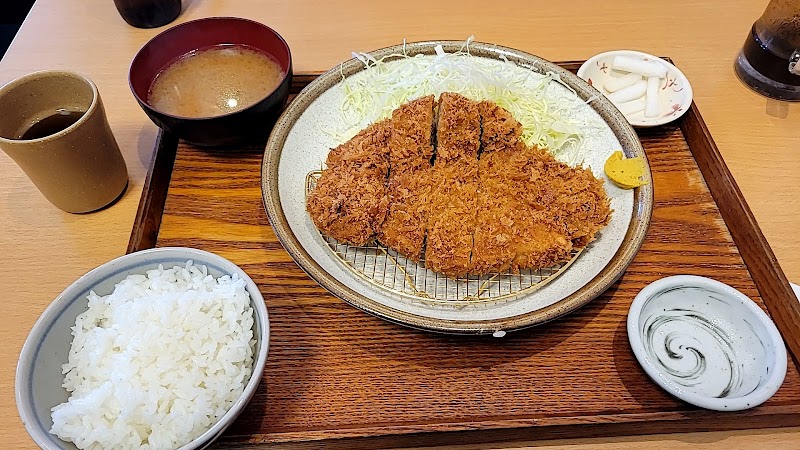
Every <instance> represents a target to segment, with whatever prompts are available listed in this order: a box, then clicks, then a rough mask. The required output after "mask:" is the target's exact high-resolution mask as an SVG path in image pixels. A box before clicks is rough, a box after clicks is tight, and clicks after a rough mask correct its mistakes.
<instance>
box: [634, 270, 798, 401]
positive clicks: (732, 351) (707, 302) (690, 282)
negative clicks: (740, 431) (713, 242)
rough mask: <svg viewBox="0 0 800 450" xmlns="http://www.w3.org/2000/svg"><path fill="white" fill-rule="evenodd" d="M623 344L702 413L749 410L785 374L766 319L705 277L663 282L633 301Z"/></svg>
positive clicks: (778, 342)
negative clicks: (702, 411)
mask: <svg viewBox="0 0 800 450" xmlns="http://www.w3.org/2000/svg"><path fill="white" fill-rule="evenodd" d="M628 339H629V341H630V344H631V348H632V349H633V353H634V354H635V355H636V359H637V360H638V361H639V364H641V365H642V367H643V368H644V370H645V372H647V375H649V376H650V378H652V379H653V381H655V382H656V383H658V384H659V385H660V386H661V387H662V388H664V389H665V390H666V391H667V392H669V393H670V394H672V395H674V396H675V397H678V398H679V399H681V400H684V401H686V402H688V403H691V404H693V405H696V406H700V407H702V408H706V409H712V410H717V411H738V410H743V409H748V408H753V407H755V406H757V405H759V404H761V403H763V402H765V401H766V400H767V399H769V398H770V397H772V395H773V394H775V392H776V391H777V390H778V388H779V387H780V386H781V384H782V383H783V379H784V377H785V375H786V365H787V356H786V347H785V346H784V344H783V340H782V339H781V336H780V334H779V332H778V329H777V328H776V327H775V324H774V323H773V322H772V320H770V318H769V316H767V314H766V313H765V312H764V311H762V310H761V308H760V307H759V306H758V305H757V304H756V303H755V302H753V301H752V300H750V299H749V298H748V297H747V296H745V295H744V294H742V293H741V292H739V291H738V290H736V289H734V288H732V287H730V286H728V285H726V284H723V283H720V282H719V281H715V280H712V279H710V278H704V277H698V276H692V275H678V276H672V277H667V278H662V279H661V280H658V281H656V282H654V283H652V284H650V285H648V286H647V287H645V288H644V289H642V291H641V292H640V293H639V294H638V295H637V296H636V298H635V299H634V301H633V303H632V304H631V308H630V311H629V312H628Z"/></svg>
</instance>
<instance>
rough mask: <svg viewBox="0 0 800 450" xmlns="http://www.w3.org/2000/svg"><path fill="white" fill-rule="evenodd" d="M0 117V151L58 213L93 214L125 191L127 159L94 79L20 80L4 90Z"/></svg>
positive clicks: (47, 75)
mask: <svg viewBox="0 0 800 450" xmlns="http://www.w3.org/2000/svg"><path fill="white" fill-rule="evenodd" d="M0 117H2V118H3V119H2V120H0V149H2V150H3V151H4V152H5V153H6V154H7V155H8V156H9V157H11V158H12V159H13V160H14V161H15V162H16V163H17V165H19V167H20V168H22V170H23V171H24V172H25V174H26V175H27V176H28V178H30V179H31V181H32V182H33V184H34V185H36V187H37V188H38V189H39V191H40V192H41V193H42V194H43V195H44V196H45V198H47V200H48V201H50V203H52V204H53V205H55V206H57V207H58V208H61V209H63V210H64V211H67V212H70V213H85V212H90V211H94V210H97V209H100V208H102V207H104V206H107V205H109V204H110V203H112V202H114V201H115V200H116V199H118V198H119V197H120V196H121V194H122V193H123V192H124V191H125V187H126V186H127V185H128V171H127V168H126V167H125V160H124V159H123V157H122V153H121V152H120V150H119V146H118V145H117V142H116V140H115V139H114V135H113V134H112V133H111V128H110V127H109V125H108V120H107V118H106V113H105V110H104V109H103V102H102V101H101V100H100V94H99V93H98V91H97V86H95V84H94V83H93V82H92V80H90V79H89V78H87V77H85V76H83V75H80V74H77V73H73V72H66V71H59V70H48V71H42V72H35V73H32V74H29V75H26V76H23V77H22V78H18V79H16V80H14V81H12V82H10V83H8V84H6V85H5V86H3V87H2V88H0Z"/></svg>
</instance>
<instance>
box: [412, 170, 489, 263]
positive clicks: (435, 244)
mask: <svg viewBox="0 0 800 450" xmlns="http://www.w3.org/2000/svg"><path fill="white" fill-rule="evenodd" d="M431 181H432V183H431V185H432V193H431V198H430V214H429V218H428V240H427V244H426V247H425V266H426V267H428V268H429V269H431V270H434V271H436V272H441V273H443V274H445V275H447V276H459V275H466V274H467V273H471V272H472V263H471V257H472V240H473V235H474V234H475V228H476V226H477V220H478V160H477V159H471V158H470V159H468V158H458V159H455V160H453V161H448V162H443V161H440V160H439V159H437V160H436V164H434V166H433V170H432V175H431Z"/></svg>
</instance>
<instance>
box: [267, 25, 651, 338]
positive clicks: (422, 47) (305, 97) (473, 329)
mask: <svg viewBox="0 0 800 450" xmlns="http://www.w3.org/2000/svg"><path fill="white" fill-rule="evenodd" d="M437 45H441V46H442V47H443V48H444V50H445V51H446V52H455V51H458V50H460V49H462V48H463V45H464V42H463V41H425V42H415V43H406V44H401V45H395V46H392V47H386V48H383V49H380V50H376V51H374V52H370V54H371V55H372V56H374V57H375V58H377V59H381V58H383V57H386V56H389V55H392V54H398V53H403V52H405V54H407V55H416V54H420V53H421V54H426V55H432V54H435V47H436V46H437ZM470 52H471V54H473V55H476V56H481V57H486V58H493V59H502V58H506V59H508V60H509V61H512V62H514V63H515V64H517V65H518V66H521V67H526V68H530V69H532V70H535V71H537V72H540V73H547V72H553V73H556V74H558V75H559V76H560V77H561V80H562V81H563V82H564V83H566V84H567V85H569V86H570V87H571V88H572V89H574V90H575V92H576V93H577V94H578V96H579V97H580V98H582V99H584V100H587V99H590V98H593V97H594V98H595V100H594V101H593V102H592V103H591V106H592V108H594V110H595V111H596V112H597V113H598V114H599V115H600V117H602V118H603V120H604V121H605V122H606V124H608V126H609V128H610V129H611V131H612V132H613V133H614V135H615V136H616V138H617V139H618V140H619V143H620V144H621V146H622V149H623V151H624V152H625V154H626V155H627V156H628V157H634V156H640V157H642V158H643V159H644V161H645V162H646V163H647V164H646V170H645V174H644V179H645V180H646V181H647V182H648V183H647V184H646V185H644V186H642V187H639V188H636V189H635V190H634V199H633V200H634V205H633V214H632V216H631V220H630V224H629V226H628V230H627V232H626V234H625V237H624V239H623V242H622V245H621V246H620V248H619V249H618V250H617V252H616V254H615V255H614V256H613V257H612V258H611V260H610V261H609V262H608V264H606V266H605V267H604V268H603V269H602V270H601V271H600V273H598V274H597V275H596V276H595V277H594V278H593V279H592V280H591V281H589V282H588V283H586V284H585V285H583V286H582V287H581V288H579V289H578V290H577V291H575V292H574V293H573V294H571V295H569V296H567V297H565V298H564V299H562V300H560V301H558V302H556V303H554V304H552V305H549V306H547V307H545V308H541V309H538V310H535V311H531V312H528V313H525V314H520V315H517V316H513V317H507V318H502V319H497V320H447V319H437V318H430V317H425V316H421V315H417V314H411V313H407V312H404V311H399V310H397V309H394V308H390V307H388V306H385V305H383V304H381V303H379V302H377V301H374V300H372V299H370V298H367V297H365V296H364V295H361V294H359V293H357V292H355V291H354V290H352V289H350V288H349V287H347V286H345V285H344V284H343V283H341V282H340V281H339V280H337V279H336V278H334V277H333V276H332V275H330V274H329V273H327V272H326V271H325V270H324V269H323V268H322V267H321V266H320V265H319V264H318V263H317V262H316V261H315V260H314V259H313V258H312V257H311V256H310V255H309V254H308V252H307V251H306V250H305V249H304V248H303V246H302V245H301V244H300V242H299V241H298V239H297V237H296V236H295V235H294V233H293V232H292V230H291V228H290V226H289V223H288V221H287V219H286V216H285V214H284V211H283V206H282V205H281V201H280V193H279V189H278V168H279V165H280V158H281V152H282V150H283V146H284V144H285V142H286V139H287V137H288V136H289V132H290V131H291V129H292V127H293V126H294V124H295V123H296V122H297V120H298V119H299V117H300V116H301V115H302V114H303V112H304V111H305V110H306V108H308V106H309V105H310V104H311V103H313V102H314V101H315V100H316V99H317V98H318V97H319V96H320V95H321V94H322V93H324V92H325V91H327V90H328V89H330V88H332V87H333V86H335V85H337V84H338V83H339V82H341V81H342V77H343V76H344V77H348V76H350V75H353V74H355V73H357V72H360V71H362V70H364V66H363V64H362V63H361V62H360V61H358V60H357V59H355V58H354V59H350V60H348V61H345V62H343V63H342V64H340V65H336V66H335V67H333V68H332V69H331V70H329V71H328V72H326V73H324V74H323V75H321V76H319V77H318V78H317V79H315V80H314V81H312V82H311V83H310V84H309V85H308V86H306V88H305V89H303V90H302V92H300V93H299V94H298V95H297V97H296V98H295V99H294V101H292V103H291V104H290V105H289V106H288V107H287V108H286V110H285V111H284V112H283V114H282V115H281V117H280V118H279V119H278V122H277V123H276V124H275V127H274V128H273V130H272V134H271V135H270V137H269V140H268V141H267V145H266V149H265V152H264V159H263V161H262V167H261V190H262V198H263V201H264V207H265V209H266V211H267V216H268V217H269V221H270V223H271V224H272V227H273V229H274V231H275V235H276V236H277V237H278V240H280V242H281V244H282V245H283V247H284V248H285V249H286V251H287V252H288V253H289V255H290V256H291V257H292V259H294V260H295V262H297V264H298V265H299V266H300V267H301V268H302V269H303V270H304V271H305V272H306V273H307V274H308V275H309V276H310V277H311V278H313V279H314V280H315V281H316V282H317V283H319V284H320V285H321V286H322V287H324V288H325V289H327V290H328V291H329V292H331V293H332V294H333V295H335V296H337V297H339V298H341V299H342V300H344V301H345V302H347V303H349V304H350V305H352V306H354V307H356V308H358V309H361V310H363V311H365V312H367V313H370V314H373V315H375V316H378V317H380V318H383V319H385V320H388V321H390V322H394V323H398V324H402V325H406V326H410V327H412V328H417V329H422V330H427V331H435V332H442V333H453V334H489V333H494V332H495V331H499V330H502V331H506V332H507V331H514V330H519V329H523V328H527V327H531V326H534V325H539V324H542V323H545V322H548V321H550V320H554V319H556V318H558V317H561V316H563V315H565V314H569V313H570V312H572V311H574V310H576V309H578V308H580V307H581V306H583V305H585V304H587V303H588V302H590V301H592V300H593V299H595V298H596V297H597V296H599V295H600V294H602V293H603V292H604V291H605V290H606V289H608V288H609V287H610V286H611V285H612V284H613V283H614V282H615V281H617V279H619V277H621V276H622V274H623V273H624V272H625V270H626V269H627V267H628V265H630V263H631V261H633V258H634V257H635V256H636V254H637V253H638V251H639V248H640V247H641V245H642V242H643V241H644V238H645V235H646V233H647V228H648V226H649V225H650V219H651V215H652V212H653V180H652V175H651V172H650V165H649V162H648V160H647V155H646V154H645V152H644V148H643V147H642V144H641V142H640V141H639V138H638V136H637V135H636V132H635V131H634V130H633V127H631V125H630V124H629V123H628V121H627V120H626V119H625V117H624V116H623V115H622V114H621V113H620V112H619V110H617V108H615V107H614V105H613V104H611V102H610V101H608V100H607V99H606V98H605V97H603V96H602V95H599V94H600V93H599V92H598V91H597V90H596V89H595V88H593V87H592V86H590V85H589V84H588V83H586V82H585V81H584V80H582V79H580V78H578V77H577V76H576V75H574V74H572V73H571V72H569V71H567V70H566V69H564V68H562V67H560V66H558V65H556V64H554V63H552V62H550V61H547V60H545V59H542V58H540V57H538V56H535V55H532V54H529V53H525V52H522V51H519V50H515V49H512V48H508V47H503V46H499V45H494V44H487V43H480V42H472V43H470Z"/></svg>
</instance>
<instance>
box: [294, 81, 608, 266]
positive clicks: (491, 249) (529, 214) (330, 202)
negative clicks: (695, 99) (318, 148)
mask: <svg viewBox="0 0 800 450" xmlns="http://www.w3.org/2000/svg"><path fill="white" fill-rule="evenodd" d="M435 107H436V103H435V102H434V99H433V97H432V96H429V97H425V98H422V99H418V100H415V101H413V102H410V103H408V104H406V105H403V106H401V107H400V108H398V109H397V110H395V111H394V112H393V113H392V118H391V119H388V120H386V121H383V122H380V123H378V124H375V125H372V126H371V127H369V128H367V129H366V130H364V131H362V132H361V133H359V134H358V135H357V136H356V137H355V138H353V139H352V140H351V141H348V142H347V143H345V144H343V145H341V146H339V147H337V148H336V149H334V150H332V151H331V153H330V154H329V156H328V161H327V163H328V169H327V170H325V171H324V173H323V176H322V177H321V179H320V180H319V183H318V184H317V187H316V189H315V190H314V191H313V192H312V194H311V196H310V198H309V200H308V205H307V209H308V211H309V213H310V215H311V217H312V220H313V221H314V223H315V224H316V225H317V227H318V228H319V229H320V231H322V232H323V233H325V234H328V235H330V236H332V237H334V238H336V239H337V240H339V241H342V242H346V243H350V244H355V245H363V244H365V243H368V242H369V241H371V240H372V239H375V238H376V237H377V239H378V240H379V241H380V242H381V243H383V244H384V245H386V246H387V247H390V248H392V249H394V250H396V251H398V252H399V253H401V254H403V255H405V256H407V257H408V258H410V259H412V260H414V261H419V260H420V259H421V258H422V256H423V251H424V256H425V262H426V266H427V267H428V268H430V269H432V270H434V271H437V272H441V273H444V274H446V275H448V276H461V275H465V274H467V273H470V274H489V273H497V272H509V271H510V272H518V271H520V270H524V269H534V270H535V269H541V268H545V267H552V266H554V265H557V264H559V263H563V262H566V261H568V260H569V259H570V257H571V251H573V250H576V249H582V248H584V247H586V246H587V245H588V244H589V243H590V242H591V241H592V240H594V239H595V236H596V234H597V233H598V232H599V231H600V230H601V229H602V228H603V227H604V226H605V225H607V224H608V221H609V220H610V217H611V209H610V202H609V199H608V197H607V196H606V192H605V189H604V187H603V181H602V180H599V179H597V178H595V177H594V175H593V174H592V172H591V171H590V170H589V169H587V168H582V167H577V168H573V167H569V166H568V165H566V164H563V163H561V162H559V161H557V160H556V159H555V158H553V156H552V155H551V154H550V153H549V152H547V151H546V150H542V149H538V148H535V147H533V148H531V147H528V146H526V145H525V144H524V143H522V142H521V140H520V135H521V132H522V127H521V126H520V124H519V122H517V121H516V120H515V119H514V118H513V117H512V116H511V114H510V113H509V112H508V111H506V110H504V109H502V108H500V107H499V106H497V105H495V104H494V103H491V102H485V101H484V102H480V103H478V102H474V101H472V100H469V99H467V98H465V97H462V96H460V95H458V94H452V93H444V94H442V96H441V99H440V101H439V115H438V119H436V114H435ZM434 124H436V125H437V127H436V128H437V131H436V136H437V140H436V144H437V146H436V147H437V148H436V152H435V156H434V149H433V145H432V144H433V143H432V142H431V136H432V133H433V126H434ZM431 160H433V161H435V164H434V165H433V166H431Z"/></svg>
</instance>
